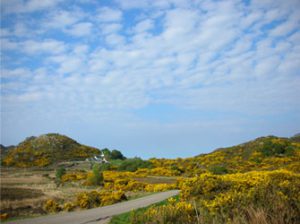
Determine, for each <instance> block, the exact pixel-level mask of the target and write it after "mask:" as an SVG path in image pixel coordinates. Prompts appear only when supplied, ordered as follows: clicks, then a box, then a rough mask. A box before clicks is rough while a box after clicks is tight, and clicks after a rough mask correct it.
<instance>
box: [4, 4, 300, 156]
mask: <svg viewBox="0 0 300 224" xmlns="http://www.w3.org/2000/svg"><path fill="white" fill-rule="evenodd" d="M74 2H75V3H74ZM299 11H300V3H299V1H298V0H286V1H280V0H278V1H276V0H275V1H274V0H263V1H262V0H253V1H240V0H230V1H229V0H228V1H215V0H201V1H200V0H199V1H197V0H196V1H192V0H191V1H188V0H156V1H153V0H115V1H96V0H78V1H66V0H43V1H40V0H27V1H25V0H4V1H1V143H2V144H5V145H10V144H17V143H19V142H20V141H22V140H23V139H24V138H25V137H28V136H32V135H35V136H38V135H40V134H44V133H49V132H55V133H61V134H65V135H68V136H70V137H72V138H74V139H76V140H77V141H79V142H80V143H83V144H87V145H92V146H95V147H99V148H104V147H108V148H117V149H119V150H121V151H122V152H123V153H124V154H125V155H126V156H141V157H143V158H149V157H154V156H155V157H169V158H175V157H188V156H193V155H197V154H200V153H205V152H209V151H211V150H213V149H215V148H218V147H224V146H229V145H235V144H238V143H242V142H244V141H247V140H251V139H253V138H255V137H259V136H262V135H278V136H286V137H288V136H291V135H293V134H295V133H298V132H300V129H299V128H300V103H299V102H300V101H299V95H300V74H299V72H300V29H299V28H300V12H299Z"/></svg>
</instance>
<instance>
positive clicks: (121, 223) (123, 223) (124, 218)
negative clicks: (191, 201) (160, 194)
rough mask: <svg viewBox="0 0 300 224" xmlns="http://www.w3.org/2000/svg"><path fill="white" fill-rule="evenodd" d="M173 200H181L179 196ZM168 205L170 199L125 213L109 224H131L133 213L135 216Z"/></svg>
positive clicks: (113, 218)
mask: <svg viewBox="0 0 300 224" xmlns="http://www.w3.org/2000/svg"><path fill="white" fill-rule="evenodd" d="M173 198H175V199H176V200H179V196H178V195H177V196H174V197H173ZM167 203H168V199H166V200H164V201H161V202H158V203H155V204H153V205H149V206H147V207H144V208H139V209H136V210H133V211H131V212H125V213H123V214H120V215H115V216H113V217H112V219H111V220H110V222H109V224H128V223H130V217H131V214H132V213H133V212H134V213H135V214H143V213H144V212H145V211H146V210H147V209H148V208H150V207H159V206H162V205H166V204H167Z"/></svg>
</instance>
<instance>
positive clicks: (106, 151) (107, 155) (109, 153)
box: [101, 148, 111, 159]
mask: <svg viewBox="0 0 300 224" xmlns="http://www.w3.org/2000/svg"><path fill="white" fill-rule="evenodd" d="M101 152H102V153H103V154H104V156H105V158H106V159H110V157H111V151H110V150H109V149H108V148H104V149H101Z"/></svg>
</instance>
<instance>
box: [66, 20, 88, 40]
mask: <svg viewBox="0 0 300 224" xmlns="http://www.w3.org/2000/svg"><path fill="white" fill-rule="evenodd" d="M92 27H93V24H92V23H89V22H83V23H77V24H75V25H73V26H71V27H70V28H69V29H66V30H65V32H66V33H68V34H70V35H73V36H76V37H82V36H88V35H90V34H91V32H92Z"/></svg>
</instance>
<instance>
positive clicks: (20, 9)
mask: <svg viewBox="0 0 300 224" xmlns="http://www.w3.org/2000/svg"><path fill="white" fill-rule="evenodd" d="M60 2H62V0H43V1H40V0H28V1H24V0H10V1H3V2H2V4H3V11H4V13H30V12H35V11H40V10H49V8H52V7H54V6H56V5H58V4H59V3H60Z"/></svg>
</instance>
